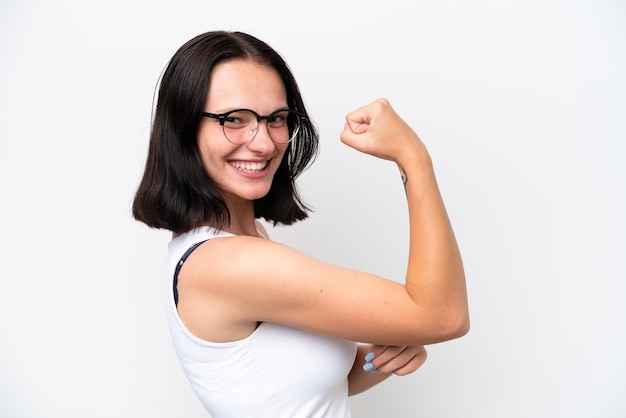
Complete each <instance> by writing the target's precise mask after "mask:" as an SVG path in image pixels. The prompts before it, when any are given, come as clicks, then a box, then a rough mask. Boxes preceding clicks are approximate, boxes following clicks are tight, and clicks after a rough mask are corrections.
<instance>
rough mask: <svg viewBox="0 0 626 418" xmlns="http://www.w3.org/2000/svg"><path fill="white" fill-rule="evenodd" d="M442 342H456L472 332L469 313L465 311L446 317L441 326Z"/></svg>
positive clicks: (440, 336) (440, 337)
mask: <svg viewBox="0 0 626 418" xmlns="http://www.w3.org/2000/svg"><path fill="white" fill-rule="evenodd" d="M439 329H440V330H441V331H440V335H439V339H440V342H443V341H448V340H454V339H456V338H460V337H462V336H464V335H466V334H467V333H468V332H469V330H470V318H469V312H468V311H467V310H464V311H462V312H456V313H454V314H448V315H445V316H444V318H443V321H442V323H440V324H439Z"/></svg>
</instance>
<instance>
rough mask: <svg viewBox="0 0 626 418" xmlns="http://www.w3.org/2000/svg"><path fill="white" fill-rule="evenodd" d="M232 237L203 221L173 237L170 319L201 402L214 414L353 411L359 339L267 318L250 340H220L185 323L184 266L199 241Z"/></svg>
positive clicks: (271, 417) (294, 415)
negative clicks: (178, 289) (179, 282)
mask: <svg viewBox="0 0 626 418" xmlns="http://www.w3.org/2000/svg"><path fill="white" fill-rule="evenodd" d="M230 235H231V234H229V233H226V232H223V231H218V230H215V229H213V228H209V227H202V228H198V229H195V230H192V231H190V232H187V233H185V234H182V235H180V236H178V237H176V238H174V239H173V240H172V241H171V242H170V243H169V264H168V275H167V282H166V311H167V318H168V323H169V328H170V333H171V336H172V340H173V343H174V348H175V350H176V353H177V354H178V358H179V360H180V363H181V365H182V368H183V370H184V372H185V375H186V376H187V378H188V379H189V382H190V383H191V386H192V388H193V390H194V391H195V393H196V394H197V395H198V397H199V398H200V401H201V402H202V403H203V404H204V406H205V407H206V409H207V410H208V411H209V413H210V414H211V416H212V417H213V418H222V417H229V418H254V417H268V418H300V417H303V418H304V417H311V418H313V417H316V418H317V417H320V418H321V417H327V418H348V417H350V408H349V404H348V379H347V376H348V373H349V372H350V369H351V368H352V365H353V363H354V358H355V355H356V347H357V345H356V343H355V342H351V341H344V340H339V339H336V338H331V337H327V336H324V335H319V334H314V333H310V332H307V331H303V330H300V329H297V328H291V327H287V326H284V325H279V324H274V323H269V322H264V323H261V325H259V327H257V329H256V330H255V331H254V332H253V333H252V334H251V335H250V336H248V337H246V338H244V339H242V340H238V341H233V342H227V343H213V342H209V341H204V340H202V339H200V338H197V337H196V336H194V335H193V334H192V333H191V332H190V331H189V330H188V329H187V328H186V327H185V325H184V324H183V323H182V320H181V319H180V316H179V315H178V311H177V309H176V302H175V295H174V293H175V292H174V275H175V271H176V266H177V265H179V264H180V260H181V258H182V257H183V255H184V254H185V252H187V251H188V250H189V249H190V247H192V246H193V245H194V244H197V243H199V242H203V241H205V240H207V239H213V238H216V237H221V236H230ZM293 279H294V280H298V278H297V277H294V278H293ZM176 298H177V296H176Z"/></svg>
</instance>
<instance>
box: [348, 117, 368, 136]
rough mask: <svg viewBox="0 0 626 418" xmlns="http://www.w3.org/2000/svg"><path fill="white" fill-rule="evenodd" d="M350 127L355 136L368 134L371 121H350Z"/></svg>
mask: <svg viewBox="0 0 626 418" xmlns="http://www.w3.org/2000/svg"><path fill="white" fill-rule="evenodd" d="M348 127H349V128H350V131H352V133H354V134H357V135H358V134H362V133H365V132H367V130H368V129H369V127H370V124H369V121H364V120H355V119H348Z"/></svg>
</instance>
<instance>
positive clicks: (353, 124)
mask: <svg viewBox="0 0 626 418" xmlns="http://www.w3.org/2000/svg"><path fill="white" fill-rule="evenodd" d="M341 141H342V142H343V143H344V144H346V145H348V146H350V147H352V148H354V149H356V150H358V151H361V152H364V153H366V154H370V155H373V156H375V157H378V158H383V159H386V160H391V161H395V162H396V163H400V161H399V160H401V159H402V158H408V159H410V158H414V157H415V155H416V154H415V153H416V152H417V155H419V154H427V152H426V148H425V147H424V144H422V142H421V141H420V139H419V137H418V136H417V134H416V133H415V132H414V131H413V130H412V129H411V127H410V126H409V125H407V123H406V122H405V121H404V120H402V118H400V116H399V115H398V114H397V113H396V112H395V110H394V109H393V108H392V107H391V105H390V104H389V102H388V101H387V100H386V99H378V100H376V101H375V102H373V103H370V104H369V105H366V106H363V107H361V108H359V109H357V110H355V111H353V112H351V113H349V114H348V115H347V116H346V127H345V129H344V130H343V132H342V133H341ZM413 161H414V160H413Z"/></svg>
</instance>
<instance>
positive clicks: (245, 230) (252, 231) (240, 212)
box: [226, 200, 259, 237]
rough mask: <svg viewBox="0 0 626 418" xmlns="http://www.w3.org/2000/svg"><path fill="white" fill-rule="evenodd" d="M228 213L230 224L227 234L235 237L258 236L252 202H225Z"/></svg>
mask: <svg viewBox="0 0 626 418" xmlns="http://www.w3.org/2000/svg"><path fill="white" fill-rule="evenodd" d="M226 205H227V206H228V211H229V213H230V224H229V225H228V228H227V232H230V233H231V234H235V235H249V236H253V237H256V236H258V235H259V234H258V232H257V227H256V220H255V218H254V202H253V201H244V202H237V203H235V202H233V201H228V200H226Z"/></svg>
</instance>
